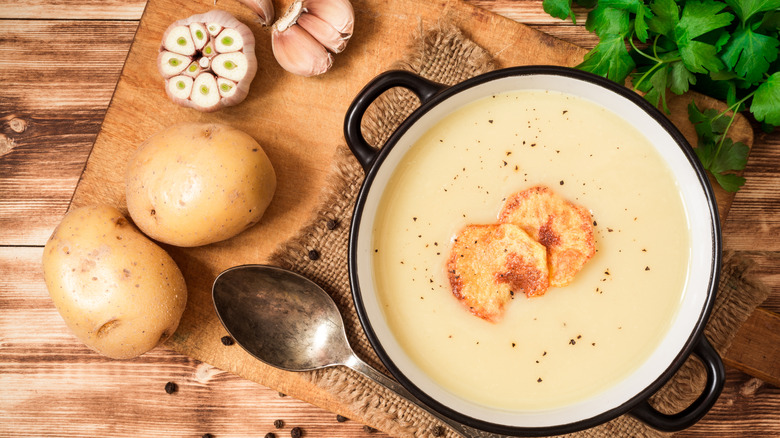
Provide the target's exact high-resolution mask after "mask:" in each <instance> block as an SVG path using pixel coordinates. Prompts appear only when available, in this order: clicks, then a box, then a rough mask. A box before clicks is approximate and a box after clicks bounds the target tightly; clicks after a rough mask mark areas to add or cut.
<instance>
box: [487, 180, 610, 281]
mask: <svg viewBox="0 0 780 438" xmlns="http://www.w3.org/2000/svg"><path fill="white" fill-rule="evenodd" d="M499 221H500V222H501V223H506V224H515V225H518V226H520V227H521V228H522V229H523V230H524V231H525V232H526V233H528V234H529V235H530V236H531V237H532V238H533V239H534V240H536V241H538V242H539V243H541V244H542V245H544V246H545V248H547V258H548V260H547V261H548V269H549V272H550V285H551V286H556V287H559V286H566V285H567V284H569V283H571V281H572V280H573V279H574V275H575V274H576V273H577V272H579V271H580V270H581V269H582V267H583V266H584V265H585V263H586V262H587V261H588V260H590V258H591V257H593V255H594V254H595V253H596V246H595V243H594V239H593V223H592V221H593V219H592V218H591V215H590V213H589V212H588V210H586V209H585V208H583V207H580V206H578V205H575V204H573V203H571V202H569V201H567V200H566V199H564V198H562V197H561V196H558V195H557V194H556V193H555V192H553V191H552V190H550V189H549V188H547V187H544V186H535V187H531V188H530V189H527V190H524V191H522V192H518V193H515V194H514V195H512V196H510V197H509V198H508V199H507V200H506V203H505V204H504V208H503V209H502V210H501V213H500V214H499Z"/></svg>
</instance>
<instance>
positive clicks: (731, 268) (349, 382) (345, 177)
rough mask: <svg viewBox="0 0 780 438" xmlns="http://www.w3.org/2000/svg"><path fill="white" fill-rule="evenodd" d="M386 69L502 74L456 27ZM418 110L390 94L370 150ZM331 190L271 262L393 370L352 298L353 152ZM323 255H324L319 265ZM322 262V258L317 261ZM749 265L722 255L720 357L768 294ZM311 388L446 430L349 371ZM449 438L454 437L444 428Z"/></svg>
mask: <svg viewBox="0 0 780 438" xmlns="http://www.w3.org/2000/svg"><path fill="white" fill-rule="evenodd" d="M388 68H400V69H405V70H409V71H412V72H415V73H418V74H420V75H422V76H424V77H426V78H429V79H431V80H434V81H436V82H440V83H444V84H455V83H457V82H461V81H463V80H465V79H467V78H470V77H472V76H475V75H478V74H480V73H484V72H487V71H490V70H493V69H494V68H496V65H495V63H494V61H493V59H492V57H491V56H490V55H489V54H488V53H487V52H485V51H484V50H483V49H482V48H481V47H479V46H477V45H476V44H475V43H473V42H472V41H471V40H469V39H467V38H466V37H464V36H463V35H462V34H461V33H460V31H459V30H458V29H455V28H453V27H451V26H447V25H440V26H439V27H438V28H436V29H434V30H431V31H427V32H424V33H423V32H422V31H421V32H420V36H419V37H418V38H417V39H416V40H415V42H414V44H413V45H412V47H410V49H409V51H408V55H407V56H406V58H405V59H403V60H400V61H398V62H397V63H396V64H395V65H392V66H388ZM418 105H419V102H418V101H417V99H416V98H415V97H414V96H413V95H412V94H411V93H410V92H408V91H407V90H391V91H390V92H388V93H386V94H385V95H384V96H382V98H380V100H378V101H377V102H376V103H375V104H374V105H372V107H371V108H370V109H369V111H368V112H367V113H366V117H365V118H364V120H363V133H364V135H365V137H366V139H367V140H368V141H369V143H371V144H374V145H381V144H383V143H384V142H385V140H386V139H387V138H388V137H389V135H390V134H391V133H392V132H393V130H394V129H395V128H396V127H397V126H398V125H399V124H400V122H401V121H402V120H403V119H404V118H405V117H406V116H407V115H408V114H409V113H411V111H413V110H414V108H416V107H417V106H418ZM333 163H334V164H333V169H332V171H331V175H330V176H329V178H328V180H329V185H328V186H327V187H326V188H325V190H324V193H323V194H322V203H321V205H320V207H319V208H318V209H317V210H316V215H315V217H314V219H313V220H312V221H311V223H310V224H309V225H308V226H306V227H304V228H303V229H302V230H300V232H299V233H298V235H297V236H296V237H295V238H293V239H291V240H289V241H287V242H285V243H284V244H283V245H281V246H280V247H279V248H278V249H277V250H276V251H275V252H274V254H273V255H272V256H271V258H270V263H272V264H276V265H278V266H281V267H284V268H287V269H291V270H294V271H296V272H298V273H300V274H302V275H304V276H306V277H308V278H310V279H312V280H313V281H315V282H316V283H318V284H319V285H320V286H322V287H323V288H324V289H325V290H326V291H327V292H328V293H329V294H330V295H331V296H332V297H333V299H334V300H335V301H336V303H337V305H338V307H339V309H340V310H341V314H342V316H343V317H344V322H345V326H346V329H347V333H348V338H349V341H350V343H351V345H352V347H353V348H354V350H355V351H356V353H357V354H358V356H360V357H361V358H362V359H364V360H365V361H366V362H368V363H369V364H371V365H373V366H374V367H376V368H377V369H379V370H383V371H385V372H386V370H385V368H384V367H383V366H382V364H381V362H380V361H379V359H378V357H377V356H376V354H375V353H374V351H373V349H372V348H371V345H370V344H369V342H368V339H367V338H366V336H365V334H364V333H363V330H362V328H361V325H360V322H359V321H358V317H357V314H356V313H355V307H354V304H353V302H352V296H351V293H350V287H349V280H348V273H347V245H348V228H349V223H350V220H351V217H352V211H353V208H354V206H355V201H356V199H357V194H358V191H359V189H360V185H361V183H362V181H363V178H364V173H363V169H362V168H361V166H360V165H359V164H358V162H357V161H356V160H355V158H354V157H353V156H352V154H351V153H350V151H349V149H348V148H347V147H346V145H341V146H340V147H339V148H338V150H337V152H336V156H335V158H334V161H333ZM312 250H316V251H317V252H318V253H319V254H320V257H319V258H317V257H311V256H310V252H311V251H312ZM313 259H314V260H313ZM751 277H752V276H751V274H750V266H749V264H748V262H747V261H746V260H743V259H741V258H737V257H735V256H733V255H732V254H724V262H723V271H722V274H721V279H720V289H719V291H718V295H717V299H716V303H715V307H714V310H713V313H712V316H711V318H710V321H709V323H708V325H707V328H706V335H707V337H708V338H709V339H710V341H711V342H712V344H713V346H714V347H715V348H716V349H717V350H718V352H719V353H720V354H721V355H722V354H723V353H724V352H725V351H726V350H727V349H728V347H729V344H730V343H731V340H732V339H733V336H734V334H735V333H736V331H737V329H738V328H739V327H740V325H741V324H742V323H743V322H744V321H745V320H746V319H747V317H748V316H749V315H750V313H751V312H752V311H753V309H755V307H756V306H757V305H758V304H759V303H761V302H762V301H763V300H764V299H765V298H766V296H767V293H768V292H767V290H766V288H763V287H761V285H759V284H757V283H756V282H755V281H754V280H752V279H751ZM306 376H307V378H308V379H310V380H311V382H312V383H314V384H316V385H318V386H320V387H323V388H327V390H328V392H330V393H336V394H339V397H340V400H341V401H342V402H344V403H346V404H347V405H348V406H349V407H350V408H351V409H352V410H353V412H358V413H362V414H365V415H363V417H364V418H369V419H370V420H371V421H370V423H371V424H370V425H371V426H373V427H375V428H377V429H380V430H383V431H385V432H388V433H390V434H392V435H394V436H409V437H412V436H413V437H429V436H438V435H440V434H441V432H442V431H443V430H444V429H442V427H441V424H440V423H439V421H438V420H436V419H435V418H433V417H432V416H430V415H429V414H428V413H427V412H424V411H422V410H421V409H419V408H417V407H415V406H413V405H411V404H409V403H408V402H406V401H405V400H403V399H401V398H399V397H398V396H396V395H395V394H393V393H391V392H390V391H387V390H386V389H384V387H382V386H380V385H378V384H376V383H374V382H372V381H369V380H368V379H365V378H363V377H362V376H360V375H358V374H357V373H355V372H354V371H352V370H350V369H347V368H345V367H337V368H329V369H326V370H322V371H317V372H310V373H307V374H306ZM705 381H706V374H705V373H704V369H703V367H702V366H701V364H700V363H699V361H698V359H696V358H692V359H689V360H688V362H686V363H685V364H684V366H683V367H682V368H681V369H680V371H679V372H678V373H677V374H676V375H675V376H674V378H673V379H671V380H670V382H669V383H668V384H667V385H666V386H664V387H663V388H662V389H661V390H660V391H659V392H658V393H657V394H656V396H654V397H653V400H652V403H653V404H654V405H655V407H656V408H657V409H659V410H661V411H663V412H668V413H672V412H677V411H679V410H681V409H683V408H684V407H686V406H687V405H689V404H690V403H691V402H692V401H693V400H694V399H695V398H696V397H697V396H698V394H700V392H701V388H703V386H704V382H705ZM668 435H670V434H665V433H661V432H658V431H656V430H653V429H650V428H648V427H647V426H645V425H644V424H643V423H640V422H639V421H637V420H635V419H633V418H632V417H630V416H628V415H624V416H621V417H619V418H616V419H615V420H613V421H611V422H609V423H605V424H603V425H601V426H598V427H595V428H592V429H589V430H585V431H582V432H579V433H575V434H572V435H570V436H575V437H615V436H631V437H659V436H668ZM445 436H450V437H454V436H456V435H455V434H454V433H452V432H451V431H449V429H446V434H445Z"/></svg>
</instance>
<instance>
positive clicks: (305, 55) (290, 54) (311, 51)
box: [271, 22, 333, 77]
mask: <svg viewBox="0 0 780 438" xmlns="http://www.w3.org/2000/svg"><path fill="white" fill-rule="evenodd" d="M277 23H278V22H277ZM271 48H272V49H273V52H274V57H276V61H277V62H279V65H281V66H282V68H283V69H285V70H287V71H289V72H290V73H294V74H297V75H301V76H306V77H309V76H315V75H319V74H322V73H325V72H326V71H328V70H329V69H330V67H331V66H332V65H333V56H332V55H331V54H330V53H329V52H328V51H327V50H325V47H323V46H322V44H320V43H319V41H317V40H316V39H314V37H313V36H311V35H310V34H309V33H308V32H306V31H305V30H304V29H303V28H302V27H300V26H298V25H296V24H293V25H291V26H289V27H287V28H286V30H283V31H279V30H277V29H276V25H274V30H273V32H272V33H271Z"/></svg>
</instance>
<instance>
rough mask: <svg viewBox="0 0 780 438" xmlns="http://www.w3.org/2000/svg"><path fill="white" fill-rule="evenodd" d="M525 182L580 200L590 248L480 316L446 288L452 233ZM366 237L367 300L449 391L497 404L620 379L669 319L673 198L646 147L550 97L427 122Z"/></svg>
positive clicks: (552, 403) (674, 305)
mask: <svg viewBox="0 0 780 438" xmlns="http://www.w3.org/2000/svg"><path fill="white" fill-rule="evenodd" d="M539 184H541V185H546V186H548V187H550V188H552V189H553V190H554V191H555V192H557V193H558V194H560V195H561V196H563V197H564V198H567V199H568V200H570V201H572V202H574V203H576V204H579V205H582V206H584V207H585V208H587V209H589V210H590V212H591V214H592V215H593V220H594V224H595V227H594V231H595V241H596V255H595V256H594V257H593V258H592V259H591V260H590V261H589V262H588V263H587V264H586V265H585V267H584V269H583V270H582V271H580V272H579V273H578V274H577V275H576V277H575V278H574V281H573V282H572V283H571V284H570V285H568V286H565V287H558V288H555V287H551V288H550V289H549V290H548V291H547V293H546V294H545V295H543V296H541V297H534V298H526V297H525V296H523V295H518V296H516V297H515V299H514V300H513V301H511V302H510V303H509V304H508V309H507V311H506V313H505V314H504V316H503V318H502V320H501V321H500V322H498V323H491V322H487V321H485V320H483V319H480V318H478V317H476V316H474V315H472V314H470V313H469V311H468V309H466V308H465V307H464V306H463V305H462V304H461V303H460V302H459V301H458V300H457V299H456V298H455V297H454V296H453V295H452V292H451V289H450V285H449V282H448V278H447V272H446V264H447V259H448V257H449V251H450V248H451V246H452V238H453V236H454V235H455V234H456V233H457V232H458V231H459V230H460V229H461V228H462V227H464V226H466V225H467V224H480V223H484V224H489V223H496V221H497V217H496V216H497V214H498V213H499V211H500V210H501V207H502V205H503V203H504V200H505V198H506V197H507V196H509V195H511V194H512V193H514V192H517V191H520V190H524V189H526V188H528V187H531V186H534V185H539ZM372 242H373V250H374V251H373V257H374V259H373V266H374V273H375V274H374V275H375V282H376V285H375V286H376V290H377V294H378V298H379V302H380V304H381V306H382V308H383V311H384V314H385V317H386V319H387V321H388V325H389V326H390V328H391V331H392V332H393V334H394V336H395V337H396V339H397V340H398V342H399V344H400V345H401V346H403V348H404V349H405V351H406V353H407V354H408V355H409V357H410V358H411V360H412V361H413V362H414V363H415V364H416V365H417V366H418V367H419V368H420V369H421V370H423V371H424V372H425V373H426V374H427V375H429V376H430V377H431V378H432V379H434V380H435V381H436V382H438V384H440V385H441V386H442V387H444V388H446V389H447V390H448V391H450V392H452V393H453V394H455V395H457V396H459V397H462V398H464V399H466V400H469V401H471V402H475V403H478V404H482V405H485V406H489V407H495V408H501V409H508V410H541V409H551V408H556V407H560V406H564V405H568V404H571V403H575V402H577V401H580V400H582V399H584V398H587V397H590V396H593V395H595V394H596V393H598V392H600V391H603V390H604V389H606V388H608V387H609V386H611V385H613V384H616V383H617V382H619V381H620V380H621V379H623V378H625V377H627V376H628V375H629V374H630V373H631V372H632V371H634V370H635V369H636V368H637V367H638V366H639V365H640V364H641V363H642V362H644V361H645V360H646V359H647V358H648V357H649V355H650V354H651V353H652V351H653V350H654V349H655V348H656V347H657V346H658V344H659V343H660V341H661V339H662V338H663V336H664V334H665V332H666V331H667V330H668V328H669V326H670V325H671V322H672V320H673V318H674V317H675V315H676V312H677V309H678V306H679V303H680V301H681V299H682V296H683V293H684V290H683V289H684V287H685V282H686V278H687V275H688V266H689V258H690V249H689V248H690V236H689V229H688V220H687V217H686V213H685V208H684V205H683V202H682V199H681V196H680V193H679V191H678V188H677V186H676V183H675V180H674V178H673V176H672V174H671V172H670V171H669V169H668V168H667V167H666V165H665V163H664V162H663V161H662V159H661V157H660V156H659V155H658V153H657V152H656V151H655V150H654V149H653V147H652V145H651V144H650V142H649V141H648V140H647V139H646V138H644V137H643V136H642V135H641V134H640V133H639V132H638V131H637V130H635V129H634V128H633V127H632V126H630V125H629V124H628V123H627V122H625V121H624V120H622V119H621V118H620V117H618V116H617V115H616V114H614V113H612V112H610V111H608V110H606V109H604V108H602V107H601V106H598V105H596V104H594V103H592V102H589V101H586V100H583V99H580V98H577V97H574V96H569V95H565V94H561V93H556V92H549V91H516V92H510V93H502V94H497V95H495V96H491V97H488V98H485V99H482V100H478V101H476V102H473V103H471V104H469V105H467V106H464V107H462V108H460V109H458V110H456V111H455V112H453V113H451V114H449V115H448V116H446V117H445V118H444V119H443V120H441V121H440V122H439V123H438V124H436V125H435V126H434V127H433V128H432V129H431V130H430V131H428V132H427V133H426V134H425V135H424V136H423V137H422V138H421V139H420V140H419V141H418V142H417V144H415V145H414V146H413V147H412V149H411V150H410V151H409V152H408V153H407V154H406V156H404V157H403V158H402V160H401V162H400V164H399V166H398V167H397V169H396V170H395V173H394V174H393V176H392V177H391V179H390V181H389V183H388V186H387V188H386V190H385V193H384V194H383V197H382V199H381V202H380V206H379V210H378V212H377V216H376V221H375V224H374V230H373V237H372Z"/></svg>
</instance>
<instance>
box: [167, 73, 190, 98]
mask: <svg viewBox="0 0 780 438" xmlns="http://www.w3.org/2000/svg"><path fill="white" fill-rule="evenodd" d="M192 84H193V79H192V78H191V77H189V76H184V75H180V76H174V77H172V78H170V79H168V82H167V83H166V85H167V87H166V91H167V92H168V96H170V97H171V99H182V100H186V99H187V98H188V97H190V93H192Z"/></svg>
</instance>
